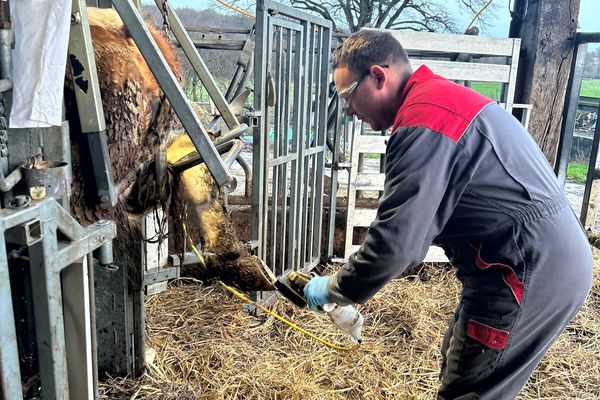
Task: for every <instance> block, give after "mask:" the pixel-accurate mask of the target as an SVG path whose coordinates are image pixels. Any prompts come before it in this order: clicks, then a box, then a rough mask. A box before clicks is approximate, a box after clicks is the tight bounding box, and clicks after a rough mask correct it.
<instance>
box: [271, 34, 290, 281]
mask: <svg viewBox="0 0 600 400" xmlns="http://www.w3.org/2000/svg"><path fill="white" fill-rule="evenodd" d="M275 54H276V59H277V73H276V76H277V96H276V98H277V111H276V112H275V115H276V125H275V128H274V130H275V131H276V132H281V131H282V115H281V113H282V110H283V108H282V105H283V104H284V103H285V102H284V101H283V92H284V89H283V81H284V79H283V35H282V30H281V29H279V35H278V37H277V43H276V46H275ZM278 137H279V145H280V154H279V156H285V155H287V152H288V140H287V135H279V136H278ZM287 167H288V164H287V163H285V164H282V165H281V166H280V168H279V174H278V176H277V177H276V179H277V181H278V182H280V184H279V193H277V196H278V198H279V202H280V204H281V206H280V207H281V218H280V225H279V230H280V231H281V234H282V238H281V240H280V243H279V246H280V253H279V257H278V260H279V264H278V266H279V269H278V272H279V273H280V274H282V273H283V271H284V270H285V269H286V265H285V262H286V260H285V251H286V244H287V240H286V232H288V230H287V227H286V222H287V212H288V209H287V182H286V179H287ZM274 194H275V192H274Z"/></svg>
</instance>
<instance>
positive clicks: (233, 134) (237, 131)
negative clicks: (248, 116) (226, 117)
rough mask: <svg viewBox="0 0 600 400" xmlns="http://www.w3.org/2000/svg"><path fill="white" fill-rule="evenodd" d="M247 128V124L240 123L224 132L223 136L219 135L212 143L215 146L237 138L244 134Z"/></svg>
mask: <svg viewBox="0 0 600 400" xmlns="http://www.w3.org/2000/svg"><path fill="white" fill-rule="evenodd" d="M247 130H248V125H246V124H240V125H239V126H237V127H236V128H234V129H232V130H230V131H229V132H227V133H225V134H224V135H223V136H221V137H220V138H218V139H217V140H215V143H214V145H215V147H217V146H219V145H221V144H223V143H227V142H229V141H230V140H233V139H237V138H239V137H240V136H242V134H244V133H245V132H246V131H247Z"/></svg>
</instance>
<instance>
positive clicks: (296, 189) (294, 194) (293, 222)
mask: <svg viewBox="0 0 600 400" xmlns="http://www.w3.org/2000/svg"><path fill="white" fill-rule="evenodd" d="M292 32H295V33H296V35H297V34H298V32H297V31H292V30H290V33H289V35H288V37H287V48H288V52H287V57H286V68H287V77H288V82H287V83H288V85H287V86H288V88H293V100H292V103H291V110H290V109H289V106H288V112H287V113H286V119H287V120H288V125H287V129H286V138H287V137H288V136H289V133H288V132H289V123H290V122H291V126H292V127H291V129H292V154H295V155H296V159H295V160H293V161H292V162H291V164H292V172H291V185H290V186H291V193H290V228H291V229H290V236H289V241H288V243H289V245H288V253H289V254H290V256H291V260H290V262H289V263H288V267H289V268H293V269H296V268H297V267H298V265H299V262H298V261H299V258H298V257H299V251H300V243H299V236H300V232H302V219H301V218H300V217H299V212H300V211H301V210H299V208H300V204H301V203H300V200H301V199H302V186H301V184H300V183H301V182H302V178H303V171H302V160H303V158H302V156H303V154H304V151H303V147H304V146H303V143H302V140H301V138H302V130H301V118H302V117H301V111H300V110H301V107H302V104H303V103H302V102H301V94H302V92H303V88H302V83H301V80H300V79H301V75H300V65H299V64H297V65H296V66H295V68H294V70H292V54H293V53H294V52H295V53H296V54H302V48H298V47H296V48H293V46H294V43H293V41H292V39H293V34H292ZM292 80H293V84H292ZM286 97H287V98H286V102H288V104H289V93H288V94H287V96H286ZM290 111H291V113H292V118H291V121H289V118H290Z"/></svg>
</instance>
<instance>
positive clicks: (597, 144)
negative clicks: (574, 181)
mask: <svg viewBox="0 0 600 400" xmlns="http://www.w3.org/2000/svg"><path fill="white" fill-rule="evenodd" d="M598 115H600V107H598ZM599 149H600V124H599V123H598V122H596V129H595V131H594V140H593V141H592V150H591V153H590V162H589V163H588V171H587V177H586V180H585V189H584V190H583V202H582V203H581V215H580V218H579V220H580V221H581V224H582V225H583V226H584V227H585V226H586V222H587V220H588V212H589V208H590V197H591V194H592V190H593V189H594V188H593V186H594V180H595V177H594V173H595V170H596V168H597V164H598V150H599ZM592 227H593V228H595V227H594V226H592Z"/></svg>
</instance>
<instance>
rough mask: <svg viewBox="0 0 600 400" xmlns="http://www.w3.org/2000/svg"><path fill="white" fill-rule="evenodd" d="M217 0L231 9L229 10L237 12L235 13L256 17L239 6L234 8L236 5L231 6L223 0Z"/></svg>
mask: <svg viewBox="0 0 600 400" xmlns="http://www.w3.org/2000/svg"><path fill="white" fill-rule="evenodd" d="M217 2H219V3H221V4H223V5H224V6H225V7H227V8H229V9H231V10H233V11H235V12H237V13H240V14H242V15H244V16H246V17H249V18H256V17H255V16H254V14H250V13H249V12H246V11H244V10H240V9H239V8H236V7H234V6H232V5H231V4H228V3H226V2H224V1H223V0H217Z"/></svg>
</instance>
